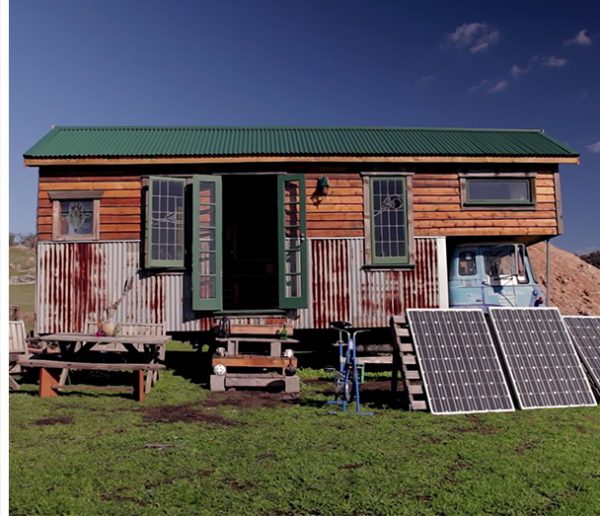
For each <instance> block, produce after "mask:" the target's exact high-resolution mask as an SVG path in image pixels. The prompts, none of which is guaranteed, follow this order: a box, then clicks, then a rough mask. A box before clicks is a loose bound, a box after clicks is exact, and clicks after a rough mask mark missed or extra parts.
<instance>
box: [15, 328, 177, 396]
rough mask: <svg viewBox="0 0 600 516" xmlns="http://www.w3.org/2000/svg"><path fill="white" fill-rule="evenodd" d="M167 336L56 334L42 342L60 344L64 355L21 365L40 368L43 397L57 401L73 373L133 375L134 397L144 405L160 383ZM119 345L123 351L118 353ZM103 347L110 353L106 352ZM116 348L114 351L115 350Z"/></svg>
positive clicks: (51, 355)
mask: <svg viewBox="0 0 600 516" xmlns="http://www.w3.org/2000/svg"><path fill="white" fill-rule="evenodd" d="M168 340H169V337H168V336H167V335H123V336H115V337H109V336H106V335H89V334H83V333H54V334H50V335H43V336H41V337H40V341H42V342H48V343H51V342H53V343H57V344H58V345H59V347H60V353H58V354H50V353H46V352H45V353H42V354H40V355H37V356H35V357H31V358H29V359H27V360H22V361H20V363H21V364H22V365H24V366H26V367H39V368H40V382H39V395H40V397H53V396H56V395H57V391H59V390H65V389H66V388H67V387H66V385H65V384H66V380H67V377H68V372H69V371H71V370H94V371H133V377H134V381H133V387H134V396H135V397H136V399H137V400H138V401H143V399H144V394H147V393H148V392H150V389H151V388H152V386H153V385H154V383H156V380H157V379H158V370H159V369H164V368H165V366H164V364H162V363H160V362H161V358H162V357H164V346H165V344H166V343H167V342H168ZM115 345H122V346H123V347H124V349H123V351H118V352H115V349H116V348H115ZM103 346H106V347H107V349H108V351H107V352H106V353H105V352H103V351H104V350H103ZM111 346H112V347H111Z"/></svg>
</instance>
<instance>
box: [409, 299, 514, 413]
mask: <svg viewBox="0 0 600 516" xmlns="http://www.w3.org/2000/svg"><path fill="white" fill-rule="evenodd" d="M413 312H440V313H442V312H443V313H445V312H461V313H464V312H475V313H478V314H479V315H480V316H481V320H482V322H483V325H484V327H485V328H486V329H487V340H488V344H489V345H491V347H492V349H493V350H494V356H495V358H496V363H497V365H498V370H499V371H500V372H501V373H502V377H503V378H504V389H505V390H506V396H507V397H508V399H509V400H510V403H511V405H512V408H510V409H496V410H469V411H455V412H437V411H434V410H433V409H432V407H431V403H430V402H429V385H428V384H427V380H426V379H425V375H424V374H423V370H422V368H421V362H422V359H421V354H420V352H419V344H418V343H417V339H416V338H415V335H414V333H413V332H412V330H411V332H410V333H411V336H412V339H413V347H414V348H415V353H416V354H417V364H418V365H419V370H420V372H421V380H422V381H423V387H424V389H425V393H426V394H427V406H428V407H429V411H430V412H431V413H432V414H435V415H438V416H452V415H456V414H487V413H490V412H515V402H514V400H513V397H512V394H511V391H510V388H509V386H508V380H507V378H506V374H505V373H504V368H503V367H502V362H501V361H500V357H499V355H498V350H497V349H496V346H495V345H494V339H493V337H492V333H491V331H490V328H489V325H488V324H487V322H486V320H485V317H484V315H483V311H482V310H480V309H479V308H409V309H408V310H406V318H407V320H408V323H409V328H410V326H411V325H412V321H411V314H412V313H413Z"/></svg>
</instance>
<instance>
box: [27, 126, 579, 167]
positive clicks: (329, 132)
mask: <svg viewBox="0 0 600 516" xmlns="http://www.w3.org/2000/svg"><path fill="white" fill-rule="evenodd" d="M24 156H25V158H29V159H32V158H38V159H41V158H47V159H52V158H83V157H98V158H100V157H101V158H113V157H114V158H119V157H143V158H152V157H185V156H199V157H200V156H205V157H209V156H210V157H218V156H510V157H517V156H518V157H576V156H578V154H577V153H575V152H574V151H573V150H571V149H570V148H569V147H567V146H566V145H564V144H562V143H559V142H558V141H556V140H554V139H552V138H550V137H548V136H547V135H546V134H544V132H543V131H541V130H519V129H451V128H441V129H439V128H384V127H203V126H188V127H151V126H148V127H126V126H120V127H55V128H53V129H52V130H51V131H50V132H49V133H48V134H47V135H46V136H44V137H43V138H42V139H41V140H40V141H39V142H38V143H36V144H35V145H34V146H33V147H31V148H30V149H29V150H28V151H27V152H25V154H24Z"/></svg>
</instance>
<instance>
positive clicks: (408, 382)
mask: <svg viewBox="0 0 600 516" xmlns="http://www.w3.org/2000/svg"><path fill="white" fill-rule="evenodd" d="M390 326H391V328H392V335H393V338H394V341H393V346H394V361H395V364H394V366H395V367H394V371H395V373H394V377H393V378H392V382H393V383H392V390H394V391H397V387H398V385H397V384H398V377H397V371H398V370H400V369H401V370H402V383H403V385H404V396H405V401H406V403H407V405H408V408H409V410H427V408H428V407H427V400H426V397H425V390H424V388H423V379H422V378H421V370H420V369H419V366H418V364H417V355H416V352H415V348H414V346H413V341H412V337H411V335H410V330H409V328H408V323H407V322H406V318H405V317H404V316H402V315H394V316H392V317H391V318H390Z"/></svg>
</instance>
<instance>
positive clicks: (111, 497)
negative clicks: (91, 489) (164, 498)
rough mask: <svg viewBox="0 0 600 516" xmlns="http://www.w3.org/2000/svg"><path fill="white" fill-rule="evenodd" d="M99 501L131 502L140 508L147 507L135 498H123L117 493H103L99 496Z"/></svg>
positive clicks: (123, 496)
mask: <svg viewBox="0 0 600 516" xmlns="http://www.w3.org/2000/svg"><path fill="white" fill-rule="evenodd" d="M100 499H102V500H104V501H106V502H132V503H134V504H136V505H139V506H140V507H146V506H148V505H149V504H148V502H145V501H144V500H140V499H139V498H135V497H134V496H125V495H122V494H119V493H104V494H101V495H100Z"/></svg>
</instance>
